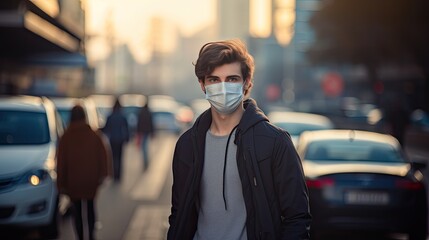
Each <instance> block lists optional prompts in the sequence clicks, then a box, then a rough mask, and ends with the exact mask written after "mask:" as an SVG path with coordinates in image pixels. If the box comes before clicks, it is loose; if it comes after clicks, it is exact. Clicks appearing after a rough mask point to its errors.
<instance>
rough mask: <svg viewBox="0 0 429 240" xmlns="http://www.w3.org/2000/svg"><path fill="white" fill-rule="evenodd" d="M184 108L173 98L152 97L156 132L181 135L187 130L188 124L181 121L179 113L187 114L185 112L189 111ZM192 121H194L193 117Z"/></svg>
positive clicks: (150, 105) (150, 103) (150, 104)
mask: <svg viewBox="0 0 429 240" xmlns="http://www.w3.org/2000/svg"><path fill="white" fill-rule="evenodd" d="M182 107H183V105H182V104H180V103H179V102H177V101H176V99H174V98H173V97H171V96H167V95H152V96H150V97H149V108H150V110H151V112H152V118H153V125H154V128H155V131H166V132H171V133H175V134H180V133H181V132H182V131H183V130H184V129H185V128H186V126H187V124H186V123H184V122H182V121H181V118H180V114H179V113H185V111H188V110H189V109H184V108H182ZM182 110H184V111H182ZM190 119H192V117H191V118H190Z"/></svg>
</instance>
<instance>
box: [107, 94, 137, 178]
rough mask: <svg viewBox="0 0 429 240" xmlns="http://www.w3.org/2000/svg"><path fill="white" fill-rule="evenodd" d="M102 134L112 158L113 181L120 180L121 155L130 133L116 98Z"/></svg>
mask: <svg viewBox="0 0 429 240" xmlns="http://www.w3.org/2000/svg"><path fill="white" fill-rule="evenodd" d="M102 130H103V132H104V133H105V134H106V136H107V137H108V139H109V142H110V147H111V150H112V157H113V180H114V181H115V182H118V181H120V180H121V174H122V155H123V154H122V153H123V148H124V145H125V144H126V143H127V142H128V141H129V138H130V135H129V134H130V133H129V130H128V122H127V119H126V117H125V116H124V114H123V113H122V106H121V103H120V102H119V98H116V100H115V104H114V105H113V109H112V112H111V114H110V115H109V116H108V117H107V120H106V124H105V125H104V127H103V129H102Z"/></svg>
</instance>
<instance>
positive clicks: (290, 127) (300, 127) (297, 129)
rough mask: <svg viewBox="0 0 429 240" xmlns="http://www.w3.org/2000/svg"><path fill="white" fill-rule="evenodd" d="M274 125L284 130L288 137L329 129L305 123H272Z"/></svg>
mask: <svg viewBox="0 0 429 240" xmlns="http://www.w3.org/2000/svg"><path fill="white" fill-rule="evenodd" d="M273 124H274V125H276V126H278V127H280V128H282V129H284V130H286V131H288V132H289V134H290V135H296V136H299V135H300V134H301V133H302V132H304V131H315V130H324V129H329V128H330V127H327V126H321V125H314V124H305V123H292V122H290V123H286V122H278V123H276V122H274V123H273Z"/></svg>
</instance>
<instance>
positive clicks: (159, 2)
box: [86, 0, 216, 61]
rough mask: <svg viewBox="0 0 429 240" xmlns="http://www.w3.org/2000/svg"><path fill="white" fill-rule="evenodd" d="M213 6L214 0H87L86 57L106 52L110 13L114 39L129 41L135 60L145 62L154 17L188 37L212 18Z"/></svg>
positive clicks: (119, 41) (210, 21)
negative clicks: (169, 24)
mask: <svg viewBox="0 0 429 240" xmlns="http://www.w3.org/2000/svg"><path fill="white" fill-rule="evenodd" d="M215 7H216V5H215V3H214V0H86V24H87V28H86V29H87V34H88V35H89V36H90V41H88V45H87V50H88V55H89V58H90V60H96V59H100V58H104V57H105V56H106V54H107V53H108V51H109V50H108V49H109V48H108V46H107V45H106V43H107V42H106V38H105V37H106V29H107V27H106V26H107V23H108V22H109V21H108V20H107V19H108V16H109V15H110V16H111V19H112V20H111V21H112V25H113V28H114V31H115V42H117V43H128V44H129V45H130V48H131V50H132V51H133V54H134V55H135V57H136V58H137V60H139V61H145V60H147V59H146V58H147V57H148V51H147V47H148V42H149V41H148V40H149V38H148V31H149V28H150V25H149V23H150V20H151V19H152V18H153V17H159V16H162V17H163V18H166V19H167V21H169V22H172V23H175V24H177V27H178V30H179V31H180V32H181V33H182V34H183V35H185V36H189V35H192V34H193V33H195V32H196V31H198V30H200V29H201V28H202V27H204V26H207V25H208V24H210V23H212V22H213V21H214V19H215Z"/></svg>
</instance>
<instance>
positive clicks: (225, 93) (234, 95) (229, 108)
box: [205, 82, 243, 114]
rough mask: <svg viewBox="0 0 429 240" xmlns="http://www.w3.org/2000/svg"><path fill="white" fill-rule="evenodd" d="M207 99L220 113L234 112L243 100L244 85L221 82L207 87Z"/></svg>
mask: <svg viewBox="0 0 429 240" xmlns="http://www.w3.org/2000/svg"><path fill="white" fill-rule="evenodd" d="M205 87H206V99H207V100H208V101H209V102H210V104H211V105H212V106H213V107H214V108H215V110H216V111H217V112H218V113H221V114H230V113H232V112H234V111H235V110H236V109H237V107H238V106H239V105H240V103H241V101H242V100H243V84H242V83H228V82H220V83H216V84H211V85H206V86H205Z"/></svg>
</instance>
